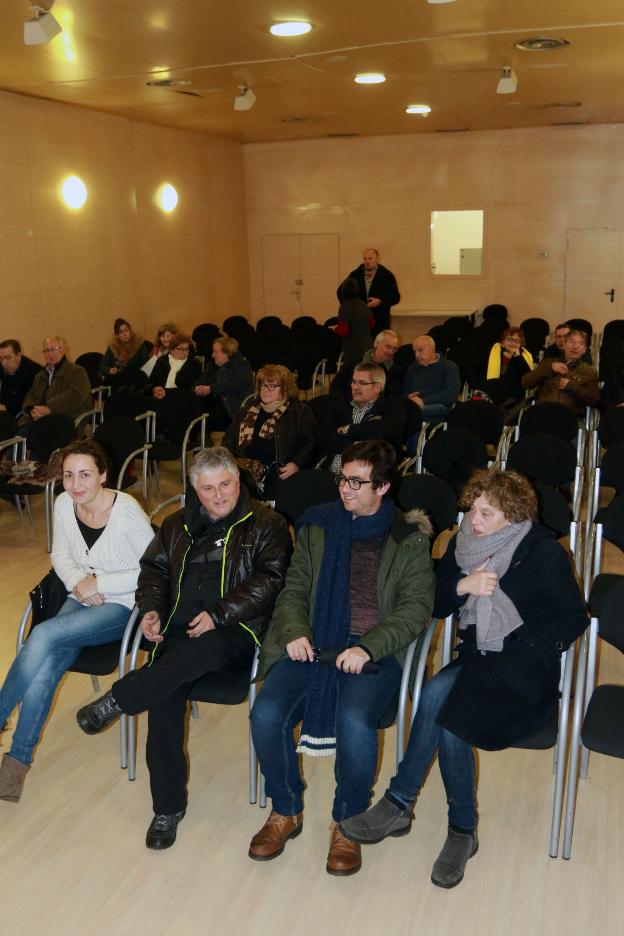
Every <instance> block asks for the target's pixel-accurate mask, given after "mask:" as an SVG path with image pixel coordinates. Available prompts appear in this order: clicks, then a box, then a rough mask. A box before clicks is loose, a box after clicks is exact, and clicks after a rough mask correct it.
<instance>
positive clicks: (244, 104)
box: [234, 85, 256, 111]
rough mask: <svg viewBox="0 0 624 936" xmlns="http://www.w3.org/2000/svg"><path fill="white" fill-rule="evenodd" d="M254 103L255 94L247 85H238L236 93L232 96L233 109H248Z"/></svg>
mask: <svg viewBox="0 0 624 936" xmlns="http://www.w3.org/2000/svg"><path fill="white" fill-rule="evenodd" d="M255 103H256V95H255V94H254V93H253V91H252V90H251V88H250V87H248V86H247V85H239V86H238V94H237V95H236V97H235V98H234V110H235V111H248V110H251V108H252V107H253V106H254V104H255Z"/></svg>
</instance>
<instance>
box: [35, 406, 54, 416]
mask: <svg viewBox="0 0 624 936" xmlns="http://www.w3.org/2000/svg"><path fill="white" fill-rule="evenodd" d="M51 413H52V410H51V409H50V407H49V406H33V408H32V409H31V411H30V415H31V417H32V418H33V419H41V417H42V416H50V415H51Z"/></svg>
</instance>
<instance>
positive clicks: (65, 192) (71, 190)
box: [61, 175, 87, 211]
mask: <svg viewBox="0 0 624 936" xmlns="http://www.w3.org/2000/svg"><path fill="white" fill-rule="evenodd" d="M61 198H62V199H63V201H64V202H65V204H66V205H67V207H68V208H71V209H73V210H74V211H77V210H78V209H79V208H82V206H83V205H84V203H85V202H86V200H87V186H86V185H85V184H84V182H83V181H82V179H79V178H78V176H75V175H72V176H68V177H67V178H66V179H64V180H63V182H62V184H61Z"/></svg>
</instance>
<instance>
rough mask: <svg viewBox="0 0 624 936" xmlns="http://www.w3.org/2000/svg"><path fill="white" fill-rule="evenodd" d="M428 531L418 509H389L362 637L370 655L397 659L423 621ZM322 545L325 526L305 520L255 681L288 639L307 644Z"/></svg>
mask: <svg viewBox="0 0 624 936" xmlns="http://www.w3.org/2000/svg"><path fill="white" fill-rule="evenodd" d="M429 535H431V524H430V522H429V519H428V517H427V516H426V514H424V513H423V512H422V511H420V510H412V511H410V512H409V513H407V514H404V513H403V512H402V511H400V510H396V511H395V516H394V520H393V523H392V527H391V529H390V535H389V536H388V538H387V540H386V542H385V544H384V546H383V549H382V553H381V562H380V564H379V572H378V574H377V603H378V608H379V624H378V625H377V626H376V627H374V628H373V629H372V630H370V631H368V633H367V634H366V635H365V637H364V638H363V639H362V643H363V644H364V645H365V646H366V649H367V650H368V651H369V652H370V653H371V654H372V656H373V659H374V660H380V659H381V658H382V657H385V656H390V655H394V656H396V658H397V659H398V661H399V662H400V663H401V664H402V663H403V660H404V657H405V650H406V648H407V646H408V645H409V644H410V643H411V641H412V640H414V638H415V637H417V636H418V635H419V634H420V633H421V631H423V630H424V629H425V628H426V626H427V624H428V623H429V618H430V616H431V611H432V608H433V597H434V591H435V577H434V574H433V569H432V564H431V559H430V556H429V543H428V536H429ZM324 546H325V531H324V530H322V529H321V528H320V527H317V526H312V525H307V526H304V527H303V528H302V529H301V530H300V532H299V535H298V537H297V542H296V544H295V551H294V553H293V557H292V559H291V563H290V566H289V568H288V572H287V574H286V584H285V585H284V588H283V590H282V591H281V592H280V594H279V596H278V598H277V602H276V604H275V608H274V611H273V616H272V619H271V622H270V624H269V629H268V631H267V634H266V637H265V639H264V641H263V643H262V649H261V651H260V662H259V669H258V679H259V680H262V679H264V678H265V676H266V674H267V673H268V671H269V670H270V669H271V667H272V666H273V664H274V663H277V661H278V660H280V659H282V657H284V656H285V654H286V649H285V648H286V644H287V643H290V641H291V640H295V639H296V638H298V637H307V638H308V640H309V641H310V642H311V643H313V640H312V627H311V621H312V620H313V615H314V600H315V596H316V587H317V583H318V576H319V572H320V568H321V560H322V558H323V549H324ZM345 587H346V583H345Z"/></svg>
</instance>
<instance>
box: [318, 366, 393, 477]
mask: <svg viewBox="0 0 624 936" xmlns="http://www.w3.org/2000/svg"><path fill="white" fill-rule="evenodd" d="M385 385H386V371H385V370H384V368H383V367H382V366H381V365H380V364H374V363H364V362H362V363H361V364H356V366H355V368H354V371H353V377H352V378H351V397H352V399H351V400H350V401H347V400H343V399H341V398H340V397H334V398H333V400H332V404H331V407H330V409H329V411H328V413H327V415H326V416H325V418H324V419H321V420H320V423H319V439H320V446H321V449H322V451H323V452H324V454H326V455H333V456H334V458H333V461H332V462H331V469H332V471H339V470H340V464H341V453H342V451H343V449H345V448H346V447H347V446H348V445H351V443H352V442H361V441H363V440H364V439H387V440H388V442H390V443H391V444H392V445H393V446H394V448H395V450H396V451H397V452H399V451H400V450H401V447H402V445H403V440H404V438H405V427H406V423H407V414H406V411H405V406H404V405H403V401H402V400H401V399H389V398H387V397H386V396H385V395H384V387H385Z"/></svg>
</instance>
